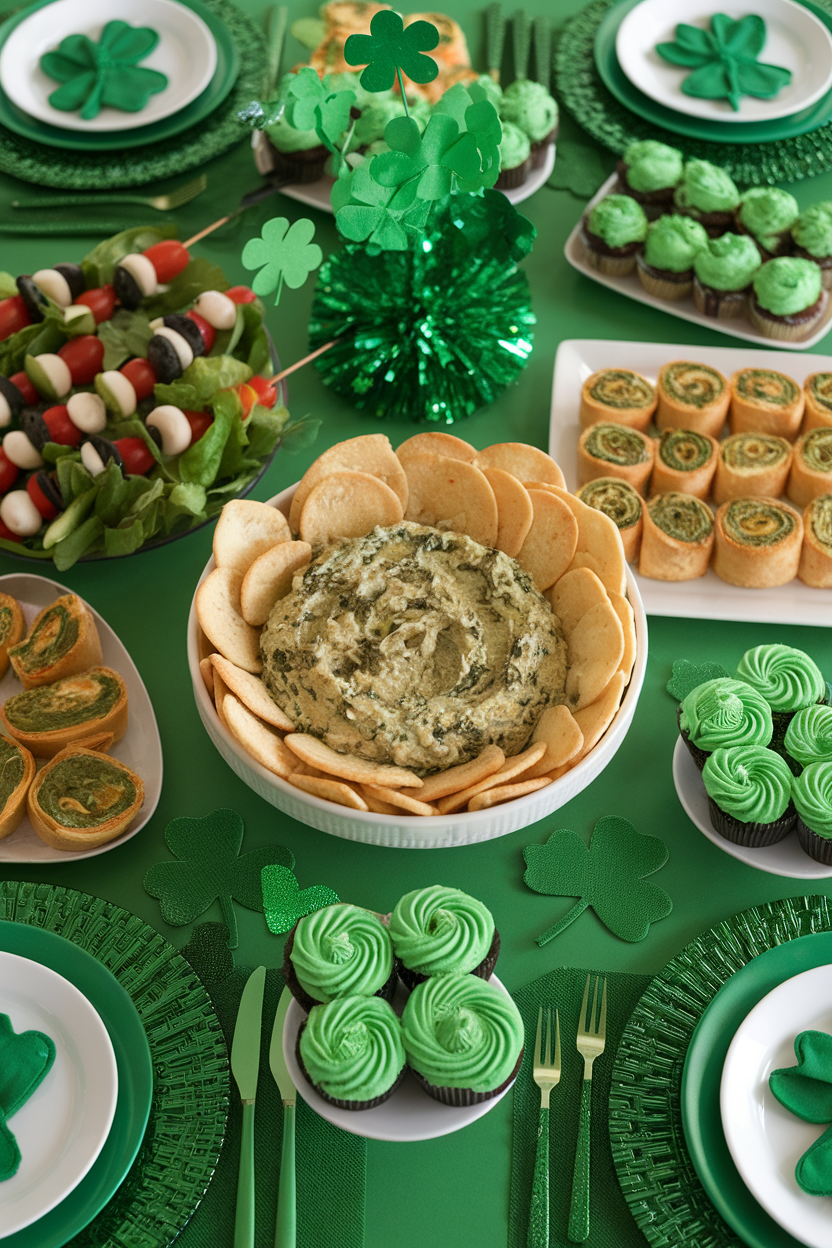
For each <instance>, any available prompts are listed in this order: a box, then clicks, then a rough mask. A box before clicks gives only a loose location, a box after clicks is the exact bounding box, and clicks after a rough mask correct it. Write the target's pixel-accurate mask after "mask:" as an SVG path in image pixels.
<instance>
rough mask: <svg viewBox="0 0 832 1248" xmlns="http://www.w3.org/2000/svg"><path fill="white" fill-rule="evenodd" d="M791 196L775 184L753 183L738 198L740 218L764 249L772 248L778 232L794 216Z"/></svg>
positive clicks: (790, 222)
mask: <svg viewBox="0 0 832 1248" xmlns="http://www.w3.org/2000/svg"><path fill="white" fill-rule="evenodd" d="M797 213H798V207H797V200H796V199H795V197H794V195H790V194H789V192H788V191H781V190H780V188H779V187H777V186H752V187H751V189H750V190H748V191H746V192H745V194H744V195H743V197H742V200H741V201H740V210H739V218H740V221H741V222H742V224H743V225H744V226H745V228H746V229H747V230H748V231H749V233H750V234H753V235H754V237H755V238H756V239H758V240H759V242H760V244H761V245H762V246H763V247H764V248H765V249H766V251H774V250H775V249H776V247H777V245H778V243H779V242H780V235H781V234H783V233H784V232H785V231H786V230H787V229H788V228H789V226H790V225H792V223H793V222H794V221H795V220H796V219H797Z"/></svg>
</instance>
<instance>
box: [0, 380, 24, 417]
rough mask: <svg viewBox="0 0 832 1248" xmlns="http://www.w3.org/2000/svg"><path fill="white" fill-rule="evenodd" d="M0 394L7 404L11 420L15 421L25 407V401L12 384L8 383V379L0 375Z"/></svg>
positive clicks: (11, 382)
mask: <svg viewBox="0 0 832 1248" xmlns="http://www.w3.org/2000/svg"><path fill="white" fill-rule="evenodd" d="M0 394H2V396H3V398H4V399H5V400H6V402H7V403H8V405H9V411H10V412H11V414H12V418H13V419H14V420H17V418H18V416H19V415H20V413H21V412H22V411H23V408H24V407H25V406H26V400H25V399H24V397H23V395H22V394H21V393H20V391H19V390H18V388H17V386H16V385H15V384H14V382H13V381H9V379H8V377H4V376H3V375H2V374H0Z"/></svg>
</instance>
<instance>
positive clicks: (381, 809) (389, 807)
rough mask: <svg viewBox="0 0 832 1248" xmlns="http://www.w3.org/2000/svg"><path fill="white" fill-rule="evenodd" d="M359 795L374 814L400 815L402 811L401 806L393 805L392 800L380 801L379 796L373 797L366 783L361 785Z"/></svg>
mask: <svg viewBox="0 0 832 1248" xmlns="http://www.w3.org/2000/svg"><path fill="white" fill-rule="evenodd" d="M361 796H362V797H363V798H364V801H365V802H366V803H367V806H368V807H369V809H370V810H371V811H372V812H373V814H375V815H400V814H401V813H402V812H401V808H400V807H398V806H394V805H393V804H392V802H382V801H380V800H379V798H377V797H373V795H372V793H371V792H370V789H369V786H368V785H366V784H363V785H362V786H361Z"/></svg>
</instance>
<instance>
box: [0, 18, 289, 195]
mask: <svg viewBox="0 0 832 1248" xmlns="http://www.w3.org/2000/svg"><path fill="white" fill-rule="evenodd" d="M204 3H205V4H206V5H207V6H208V8H210V9H211V10H213V12H214V13H215V14H216V15H217V17H218V18H219V19H220V20H221V21H222V22H224V24H225V26H226V27H227V29H228V32H229V34H230V35H231V39H232V40H233V42H234V44H235V46H236V48H237V51H238V53H239V58H240V73H239V75H238V77H237V81H236V83H235V84H234V88H233V90H232V91H231V93H230V95H229V96H228V97H227V98H226V100H225V101H224V102H223V103H222V104H221V105H220V106H219V107H218V108H217V109H215V111H214V112H213V113H212V114H211V115H210V116H209V117H206V118H204V120H202V121H201V122H200V123H199V125H196V126H191V127H190V128H189V129H187V130H185V131H183V132H182V133H181V134H177V135H175V136H174V137H172V138H169V139H165V140H163V141H162V142H159V143H156V142H154V143H149V144H147V145H146V146H144V147H134V148H130V149H129V150H124V151H108V152H68V151H63V150H61V149H60V148H51V147H45V146H43V145H41V144H38V143H33V142H29V141H27V140H26V139H22V138H19V137H18V136H17V135H15V134H12V132H11V131H10V130H7V129H6V128H5V127H3V126H0V172H3V173H10V174H13V175H14V176H15V177H16V178H22V179H23V180H24V181H25V182H37V183H38V184H39V185H41V186H56V187H64V188H71V189H73V190H81V191H87V190H96V191H103V190H108V189H112V188H114V187H122V186H140V185H142V184H143V183H146V182H155V181H157V180H158V179H160V178H169V177H172V176H174V175H176V174H180V173H185V172H186V171H187V170H188V169H194V168H196V167H197V166H201V165H204V164H205V163H206V161H209V160H211V159H213V157H214V156H220V155H221V154H222V153H223V152H225V151H227V149H228V148H229V147H233V145H234V144H235V143H239V142H241V141H243V140H244V139H246V138H248V137H249V135H250V133H251V132H250V128H249V126H248V125H247V124H246V123H245V122H241V121H240V120H239V118H238V116H237V113H238V112H239V110H240V109H241V108H244V107H245V106H246V104H248V103H249V101H250V100H252V99H254V98H255V97H256V96H257V94H258V92H259V90H260V87H261V85H262V82H263V78H264V75H265V72H266V47H265V38H264V35H263V32H262V31H261V30H260V29H259V27H258V26H257V25H256V23H255V22H253V21H252V20H251V18H249V17H246V15H245V14H244V13H242V12H241V11H240V10H239V9H238V8H237V7H236V5H234V4H232V3H231V2H230V0H204ZM9 16H11V14H9V13H5V14H3V15H2V17H0V20H4V19H5V18H7V17H9Z"/></svg>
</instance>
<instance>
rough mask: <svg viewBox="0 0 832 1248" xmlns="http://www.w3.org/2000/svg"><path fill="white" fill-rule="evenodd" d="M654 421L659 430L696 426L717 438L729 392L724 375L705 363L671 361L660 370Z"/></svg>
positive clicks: (723, 422)
mask: <svg viewBox="0 0 832 1248" xmlns="http://www.w3.org/2000/svg"><path fill="white" fill-rule="evenodd" d="M658 394H659V403H658V407H657V409H656V424H657V425H658V427H659V428H660V429H695V430H696V432H697V433H707V434H708V435H709V437H712V438H716V437H718V436H719V432H720V430H721V429H722V426H723V425H724V424H725V417H726V416H727V415H728V404H729V402H730V400H731V392H730V390H729V389H728V381H727V378H725V377H723V376H722V373H720V372H717V370H716V369H715V368H711V367H710V366H709V365H708V364H695V363H691V362H690V361H689V360H673V361H671V363H670V364H665V366H664V368H663V369H662V370H661V372H660V373H659V381H658Z"/></svg>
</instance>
